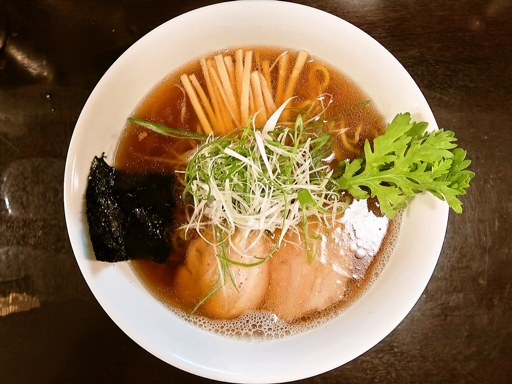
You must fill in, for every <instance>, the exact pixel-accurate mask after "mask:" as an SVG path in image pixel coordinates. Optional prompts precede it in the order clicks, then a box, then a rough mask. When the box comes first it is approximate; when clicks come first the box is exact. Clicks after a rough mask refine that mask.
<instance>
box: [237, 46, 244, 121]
mask: <svg viewBox="0 0 512 384" xmlns="http://www.w3.org/2000/svg"><path fill="white" fill-rule="evenodd" d="M243 74H244V51H242V50H241V49H237V50H236V52H235V79H236V89H237V92H238V93H237V95H238V100H242V77H243ZM240 109H241V108H240ZM241 115H242V114H241ZM243 121H244V120H243V118H242V122H243Z"/></svg>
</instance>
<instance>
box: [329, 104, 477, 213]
mask: <svg viewBox="0 0 512 384" xmlns="http://www.w3.org/2000/svg"><path fill="white" fill-rule="evenodd" d="M426 128H427V123H425V122H421V123H415V122H412V121H411V116H410V114H409V113H403V114H398V115H397V116H396V117H395V118H394V119H393V121H392V122H391V123H390V124H388V127H387V129H386V132H385V133H384V134H383V135H381V136H378V137H377V138H375V140H374V141H373V146H372V145H371V144H370V143H369V142H368V141H366V142H365V145H364V158H359V159H355V160H353V161H348V162H345V163H344V171H343V174H342V175H341V176H340V177H338V178H337V180H336V182H337V184H338V187H339V188H340V189H342V190H346V191H347V192H348V193H350V194H351V195H352V196H354V198H356V199H364V198H368V197H376V198H377V199H378V200H379V203H380V207H381V211H382V212H383V213H384V214H385V215H386V216H387V217H388V218H391V219H392V218H394V217H395V215H396V213H397V211H398V210H400V209H402V208H404V207H405V206H406V205H407V203H408V202H409V200H410V199H411V198H412V197H413V196H414V195H416V194H418V193H421V192H430V193H432V194H433V195H434V196H436V197H438V198H439V199H441V200H445V201H446V202H447V203H448V205H449V206H450V207H451V208H452V209H453V210H454V211H455V212H457V213H461V212H462V203H461V202H460V200H459V199H458V196H460V195H464V194H465V192H466V189H467V188H468V187H469V183H470V181H471V179H472V178H473V177H474V173H473V172H471V171H469V170H468V169H467V167H468V166H469V164H470V163H471V162H470V161H469V160H466V159H465V157H466V152H465V151H464V150H462V149H460V148H456V146H457V145H456V144H455V141H456V138H455V134H454V133H453V132H452V131H448V130H443V129H440V130H437V131H433V132H430V133H425V129H426Z"/></svg>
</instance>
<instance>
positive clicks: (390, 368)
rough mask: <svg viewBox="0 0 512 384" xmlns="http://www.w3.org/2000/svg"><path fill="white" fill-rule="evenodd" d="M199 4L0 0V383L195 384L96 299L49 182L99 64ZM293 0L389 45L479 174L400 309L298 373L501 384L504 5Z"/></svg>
mask: <svg viewBox="0 0 512 384" xmlns="http://www.w3.org/2000/svg"><path fill="white" fill-rule="evenodd" d="M209 3H214V2H213V1H186V2H185V1H184V2H182V4H181V5H177V4H176V3H175V2H171V1H168V0H165V1H160V0H159V1H154V0H136V1H135V0H132V1H130V0H124V1H117V0H101V1H98V0H90V1H82V2H71V1H65V0H52V1H42V0H39V1H29V0H4V1H1V0H0V176H1V177H0V199H1V200H0V383H2V384H10V383H118V382H119V383H181V382H186V383H205V382H208V380H205V379H202V378H199V377H195V376H193V375H190V374H188V373H185V372H182V371H180V370H178V369H176V368H174V367H172V366H169V365H167V364H165V363H163V362H162V361H160V360H158V359H157V358H155V357H153V356H152V355H150V354H149V353H148V352H146V351H145V350H143V349H142V348H140V347H139V346H138V345H137V344H135V343H134V342H133V341H132V340H131V339H129V338H128V337H127V336H126V335H125V334H124V333H122V332H121V331H120V330H119V329H118V328H117V326H116V325H115V324H114V323H113V322H112V321H111V320H110V318H109V317H108V316H107V315H106V314H105V312H104V311H103V310H102V309H101V307H100V306H99V304H98V303H97V302H96V301H95V299H94V297H93V296H92V294H91V292H90V291H89V289H88V288H87V286H86V284H85V282H84V280H83V278H82V276H81V274H80V272H79V270H78V267H77V265H76V263H75V260H74V257H73V253H72V251H71V247H70V245H69V241H68V237H67V234H66V226H65V222H64V215H63V207H62V205H63V204H62V181H63V173H64V161H65V156H66V152H67V147H68V143H69V140H70V138H71V135H72V133H73V127H74V124H75V122H76V120H77V117H78V115H79V113H80V110H81V108H82V106H83V104H84V103H85V101H86V99H87V97H88V95H89V93H90V92H91V90H92V89H93V87H94V86H95V84H96V82H97V81H98V80H99V79H100V77H101V75H102V74H103V73H104V72H105V70H106V69H107V68H108V67H109V66H110V65H111V64H112V63H113V61H114V60H115V59H116V58H117V57H118V56H119V55H120V54H121V53H122V52H123V51H124V50H126V49H127V48H128V47H129V46H130V45H131V44H132V43H134V42H135V41H136V40H137V39H139V38H140V37H141V36H142V35H144V34H145V33H147V32H148V31H150V30H151V29H153V28H154V27H156V26H157V25H159V24H161V23H163V22H164V21H166V20H168V19H170V18H172V17H174V16H177V15H179V14H181V13H184V12H186V11H189V10H192V9H194V8H197V7H200V6H202V5H206V4H209ZM304 3H305V4H308V5H311V6H314V7H317V8H320V9H322V10H325V11H327V12H330V13H332V14H335V15H337V16H339V17H341V18H344V19H345V20H347V21H349V22H351V23H353V24H355V25H356V26H358V27H360V28H362V29H363V30H365V31H366V32H368V33H369V34H370V35H372V36H373V37H375V38H376V39H377V40H378V41H380V42H381V43H382V44H383V45H384V46H385V47H386V48H387V49H389V50H390V51H391V53H392V54H394V55H395V56H396V57H397V58H398V60H400V61H401V62H402V64H403V65H404V66H405V68H406V69H407V70H408V71H409V72H410V74H411V75H412V76H413V78H414V79H415V80H416V81H417V83H418V85H419V87H420V88H421V89H422V91H423V92H424V94H425V96H426V98H427V100H428V101H429V103H430V105H431V107H432V109H433V111H434V115H435V116H436V118H437V121H438V124H439V125H440V126H443V127H449V128H450V129H452V130H454V131H455V132H456V133H457V136H458V137H459V139H460V144H461V145H462V146H463V147H465V148H467V149H468V152H469V157H470V158H472V159H473V167H472V168H473V170H474V171H475V172H476V174H477V177H476V179H475V180H474V183H473V186H472V189H471V191H470V192H469V194H468V195H467V196H466V198H465V199H464V203H465V210H464V214H463V215H461V216H456V215H454V214H451V215H450V219H449V225H448V232H447V235H446V241H445V244H444V247H443V251H442V254H441V258H440V261H439V263H438V265H437V268H436V270H435V272H434V275H433V277H432V280H431V281H430V284H429V285H428V287H427V289H426V290H425V292H424V293H423V295H422V296H421V299H420V300H419V301H418V303H417V305H416V306H415V308H414V309H413V311H412V312H411V313H410V314H409V316H408V317H407V318H406V319H405V320H404V321H403V322H402V323H401V324H400V326H399V327H398V328H397V329H396V330H394V331H393V332H392V333H391V334H390V335H389V336H388V337H387V338H386V339H385V340H383V341H382V342H381V343H380V344H378V345H377V346H376V347H374V348H373V349H372V350H370V351H369V352H367V353H365V354H364V355H363V356H361V357H359V358H358V359H356V360H354V361H352V362H350V363H349V364H346V365H345V366H343V367H340V368H338V369H335V370H333V371H331V372H328V373H325V374H323V375H320V376H318V377H314V378H311V379H308V380H304V382H321V383H335V382H336V383H337V382H340V383H368V382H374V383H412V382H415V383H509V382H511V380H512V278H511V277H512V254H511V235H510V230H511V228H512V227H511V222H512V220H511V219H510V217H511V215H512V203H511V200H510V199H511V196H512V188H511V185H512V182H511V180H512V162H511V160H510V159H511V155H510V151H511V149H510V148H511V144H512V123H511V122H512V96H511V95H512V91H511V90H512V81H511V80H512V22H511V20H512V6H511V2H510V1H509V0H490V1H456V2H447V1H441V0H428V1H406V0H403V1H386V0H373V1H371V0H367V1H365V0H360V1H355V0H354V1H341V0H340V1H332V0H331V1H329V0H317V1H316V0H315V1H305V2H304ZM305 27H306V28H307V26H305ZM331 38H335V37H334V36H333V37H331ZM9 303H11V304H9ZM312 363H313V362H312Z"/></svg>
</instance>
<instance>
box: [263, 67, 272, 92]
mask: <svg viewBox="0 0 512 384" xmlns="http://www.w3.org/2000/svg"><path fill="white" fill-rule="evenodd" d="M261 67H262V71H263V77H264V78H265V82H266V83H267V89H268V91H269V92H270V95H271V97H273V96H272V95H273V94H272V80H271V77H270V62H269V61H268V60H263V61H262V63H261Z"/></svg>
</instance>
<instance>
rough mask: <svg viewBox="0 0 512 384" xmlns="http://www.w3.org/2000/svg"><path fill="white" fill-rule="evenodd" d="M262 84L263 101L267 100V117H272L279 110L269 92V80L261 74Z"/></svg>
mask: <svg viewBox="0 0 512 384" xmlns="http://www.w3.org/2000/svg"><path fill="white" fill-rule="evenodd" d="M260 84H261V91H262V93H263V100H265V106H266V108H267V115H272V114H273V113H274V112H275V110H276V109H277V107H276V105H275V103H274V100H272V94H271V92H270V90H269V86H268V84H267V80H266V79H265V77H264V75H262V74H261V73H260Z"/></svg>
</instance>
